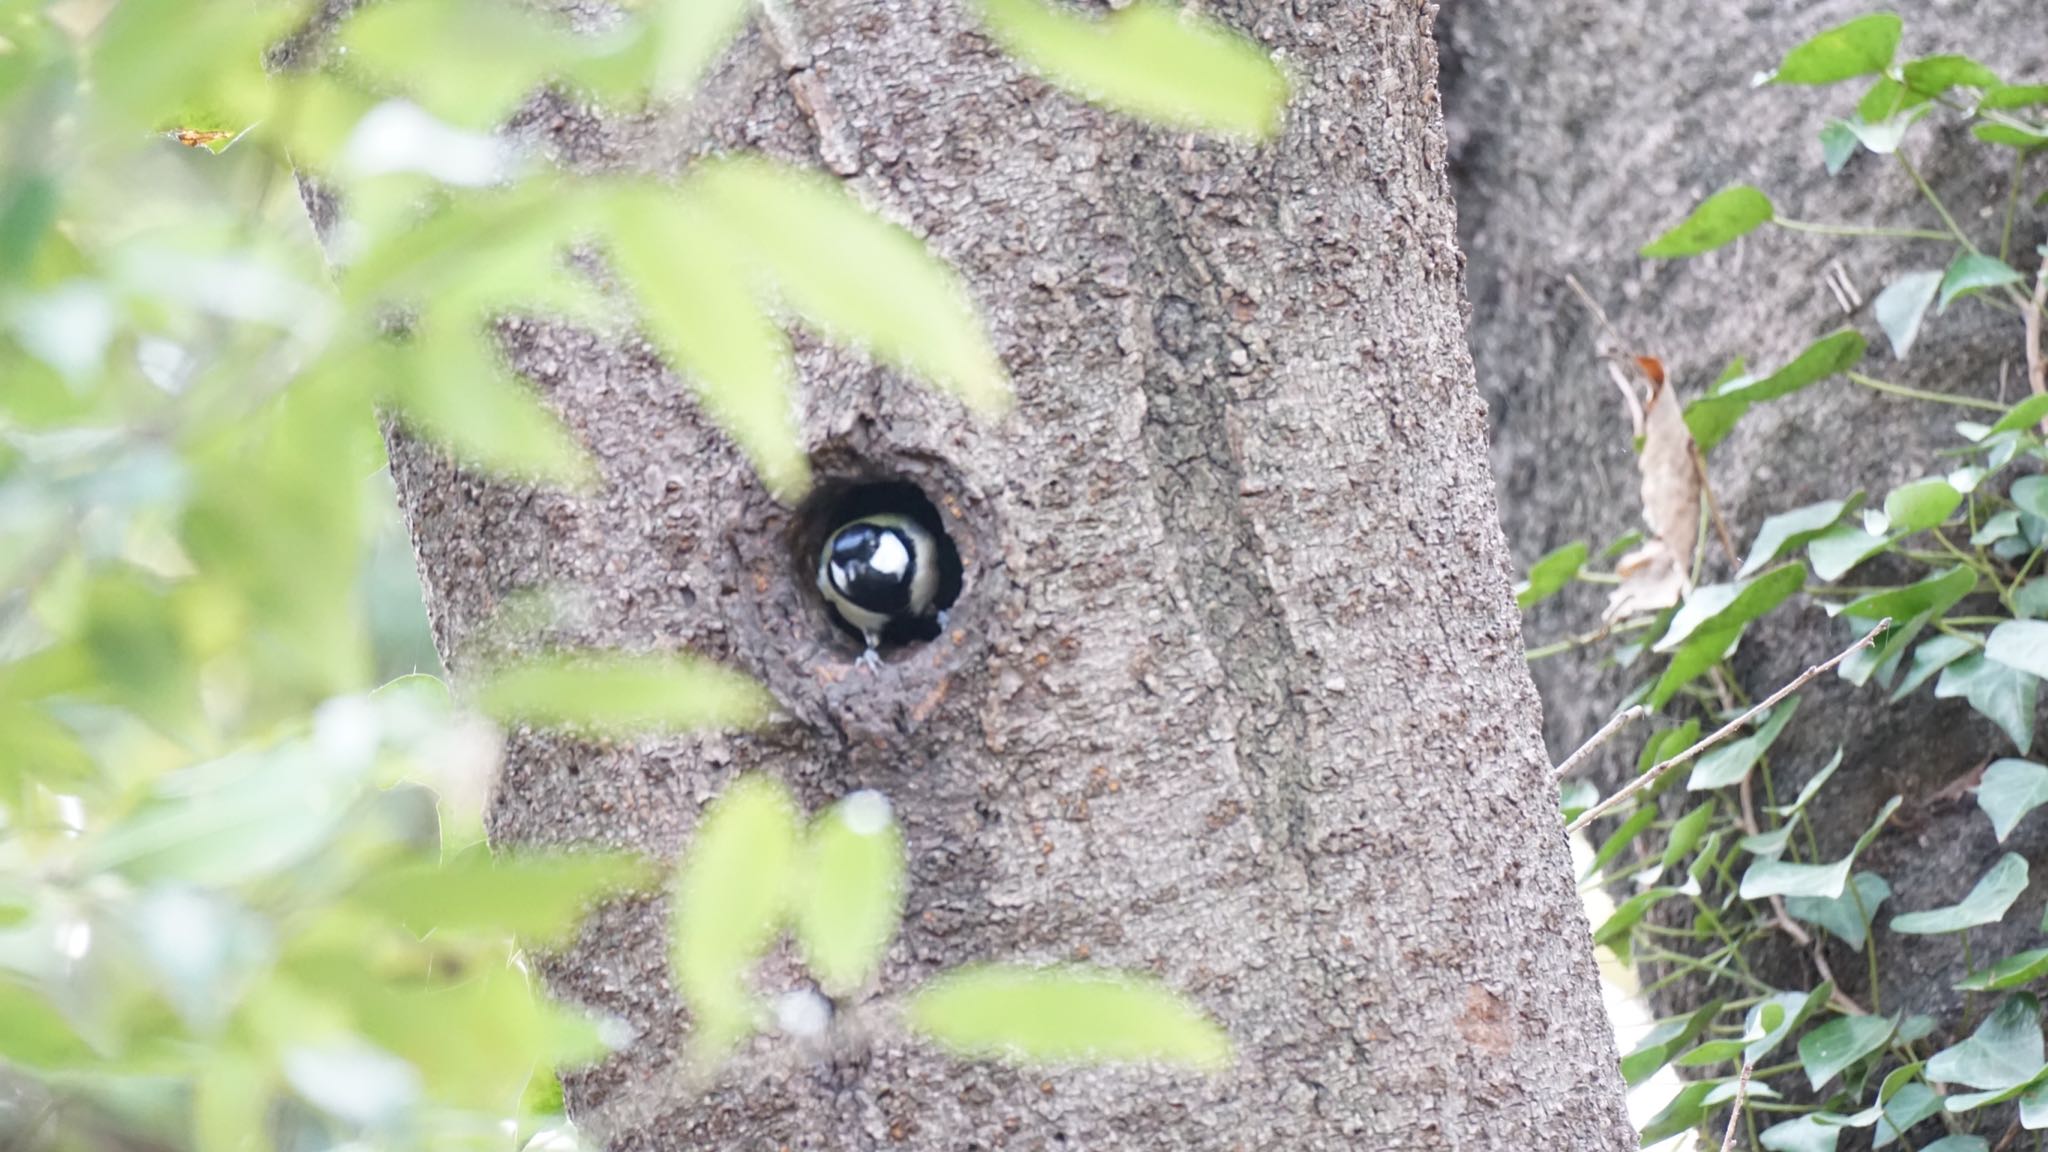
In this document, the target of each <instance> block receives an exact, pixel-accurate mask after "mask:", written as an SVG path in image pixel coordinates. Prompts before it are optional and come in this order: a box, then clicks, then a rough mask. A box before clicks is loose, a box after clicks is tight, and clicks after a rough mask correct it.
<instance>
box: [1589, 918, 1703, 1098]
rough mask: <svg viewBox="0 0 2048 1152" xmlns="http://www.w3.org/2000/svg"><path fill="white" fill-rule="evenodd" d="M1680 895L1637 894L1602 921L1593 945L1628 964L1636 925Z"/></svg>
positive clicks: (1595, 930) (1595, 932) (1595, 931)
mask: <svg viewBox="0 0 2048 1152" xmlns="http://www.w3.org/2000/svg"><path fill="white" fill-rule="evenodd" d="M1679 895H1683V893H1682V892H1681V891H1680V890H1679V889H1677V888H1652V889H1650V890H1648V891H1646V892H1638V893H1636V894H1635V895H1634V896H1631V897H1629V898H1628V899H1626V900H1624V901H1622V902H1621V903H1620V904H1619V905H1617V906H1616V907H1615V909H1614V911H1613V912H1612V913H1610V914H1609V915H1608V917H1607V919H1605V920H1602V921H1601V922H1600V924H1599V926H1598V927H1596V928H1594V929H1593V943H1594V944H1595V945H1597V946H1600V947H1604V948H1611V949H1613V950H1614V954H1615V955H1616V956H1617V957H1619V958H1620V959H1621V961H1622V962H1623V963H1624V964H1625V963H1628V961H1629V934H1630V933H1632V932H1634V931H1635V928H1636V925H1638V924H1640V923H1642V922H1643V917H1644V916H1647V915H1649V913H1650V909H1652V908H1654V907H1656V906H1657V905H1658V904H1661V903H1663V902H1664V901H1666V900H1669V899H1670V898H1671V897H1673V896H1679ZM1674 1051H1675V1049H1674ZM1661 1066H1662V1065H1661V1064H1659V1065H1658V1067H1661ZM1650 1071H1653V1072H1654V1071H1656V1069H1655V1068H1652V1069H1650ZM1624 1075H1625V1074H1624Z"/></svg>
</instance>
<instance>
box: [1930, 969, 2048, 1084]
mask: <svg viewBox="0 0 2048 1152" xmlns="http://www.w3.org/2000/svg"><path fill="white" fill-rule="evenodd" d="M2042 1066H2043V1060H2042V1049H2041V1005H2040V1002H2039V1001H2037V1000H2035V999H2034V998H2033V997H2032V996H2029V995H2027V994H2026V993H2024V992H2021V993H2017V994H2015V995H2012V996H2008V997H2006V998H2005V1001H2004V1002H2003V1003H2001V1004H2000V1005H1999V1006H1998V1010H1997V1011H1995V1012H1993V1013H1992V1014H1991V1016H1990V1017H1989V1018H1988V1019H1986V1020H1985V1021H1984V1022H1983V1023H1982V1024H1979V1025H1978V1026H1977V1030H1976V1031H1975V1032H1973V1033H1971V1034H1970V1036H1969V1038H1968V1039H1966V1040H1964V1041H1963V1042H1961V1043H1959V1044H1957V1045H1955V1046H1954V1047H1951V1048H1946V1049H1943V1050H1942V1051H1940V1052H1937V1053H1935V1054H1934V1056H1933V1058H1932V1059H1930V1060H1928V1061H1927V1078H1928V1079H1929V1080H1932V1081H1934V1082H1935V1083H1937V1084H1962V1085H1965V1086H1967V1087H1970V1088H1978V1089H1990V1090H1992V1091H1997V1090H2000V1089H2004V1088H2012V1087H2016V1086H2018V1085H2021V1084H2025V1083H2027V1082H2028V1081H2030V1080H2032V1079H2033V1078H2034V1077H2035V1076H2038V1075H2040V1073H2041V1070H2042Z"/></svg>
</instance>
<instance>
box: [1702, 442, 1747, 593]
mask: <svg viewBox="0 0 2048 1152" xmlns="http://www.w3.org/2000/svg"><path fill="white" fill-rule="evenodd" d="M1692 466H1693V471H1694V472H1696V473H1698V475H1699V478H1700V497H1701V498H1702V499H1704V500H1705V501H1706V502H1707V518H1708V519H1710V520H1712V521H1713V522H1714V532H1715V533H1716V534H1717V535H1719V536H1720V537H1721V550H1722V551H1724V552H1726V553H1727V554H1728V562H1729V563H1730V564H1740V563H1742V556H1741V555H1740V554H1739V553H1737V552H1736V551H1735V537H1733V536H1731V535H1730V534H1729V532H1728V522H1727V521H1726V520H1723V519H1721V504H1720V502H1719V501H1717V500H1715V499H1714V485H1713V482H1712V481H1710V480H1708V479H1707V458H1706V456H1705V454H1703V453H1702V452H1701V451H1700V446H1699V445H1698V444H1694V445H1693V446H1692Z"/></svg>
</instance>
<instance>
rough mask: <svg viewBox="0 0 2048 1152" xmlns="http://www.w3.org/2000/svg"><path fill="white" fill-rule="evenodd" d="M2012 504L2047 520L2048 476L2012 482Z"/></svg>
mask: <svg viewBox="0 0 2048 1152" xmlns="http://www.w3.org/2000/svg"><path fill="white" fill-rule="evenodd" d="M1999 423H2001V424H2002V423H2004V421H2002V420H2001V421H1999ZM2012 502H2013V503H2014V504H2015V505H2017V506H2018V507H2019V510H2020V511H2022V512H2025V513H2026V514H2027V515H2029V516H2040V517H2044V518H2048V476H2022V477H2020V478H2019V479H2017V480H2015V481H2013V482H2012Z"/></svg>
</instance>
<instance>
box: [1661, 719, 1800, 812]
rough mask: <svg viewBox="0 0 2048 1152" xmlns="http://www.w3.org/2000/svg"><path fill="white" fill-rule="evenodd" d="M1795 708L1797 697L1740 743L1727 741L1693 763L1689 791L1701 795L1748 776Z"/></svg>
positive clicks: (1739, 741)
mask: <svg viewBox="0 0 2048 1152" xmlns="http://www.w3.org/2000/svg"><path fill="white" fill-rule="evenodd" d="M1798 709H1799V699H1798V697H1793V698H1792V699H1790V700H1787V701H1785V702H1784V703H1782V704H1780V705H1778V706H1777V707H1776V708H1773V709H1772V710H1771V713H1770V716H1769V717H1768V718H1767V719H1765V720H1764V722H1763V723H1762V724H1759V725H1758V726H1757V729H1756V732H1755V734H1754V735H1751V736H1746V737H1744V738H1742V739H1740V740H1731V741H1729V742H1728V743H1726V744H1723V745H1721V746H1720V747H1718V748H1714V749H1711V750H1709V751H1708V752H1706V753H1705V754H1703V755H1702V756H1701V757H1700V758H1699V759H1698V760H1696V761H1694V763H1693V769H1692V776H1691V777H1690V778H1689V779H1687V780H1686V782H1685V787H1686V790H1687V791H1689V792H1701V791H1705V790H1708V789H1712V788H1725V787H1727V786H1729V785H1730V784H1737V783H1740V782H1741V781H1742V780H1743V779H1744V778H1745V777H1747V776H1748V775H1749V772H1750V769H1752V768H1754V767H1756V762H1757V761H1759V760H1761V759H1763V757H1764V753H1766V752H1768V751H1770V748H1771V745H1772V743H1773V742H1775V741H1776V740H1777V739H1778V734H1779V733H1781V732H1783V731H1784V730H1785V725H1787V724H1790V723H1791V722H1792V714H1793V713H1794V712H1796V711H1798Z"/></svg>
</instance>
